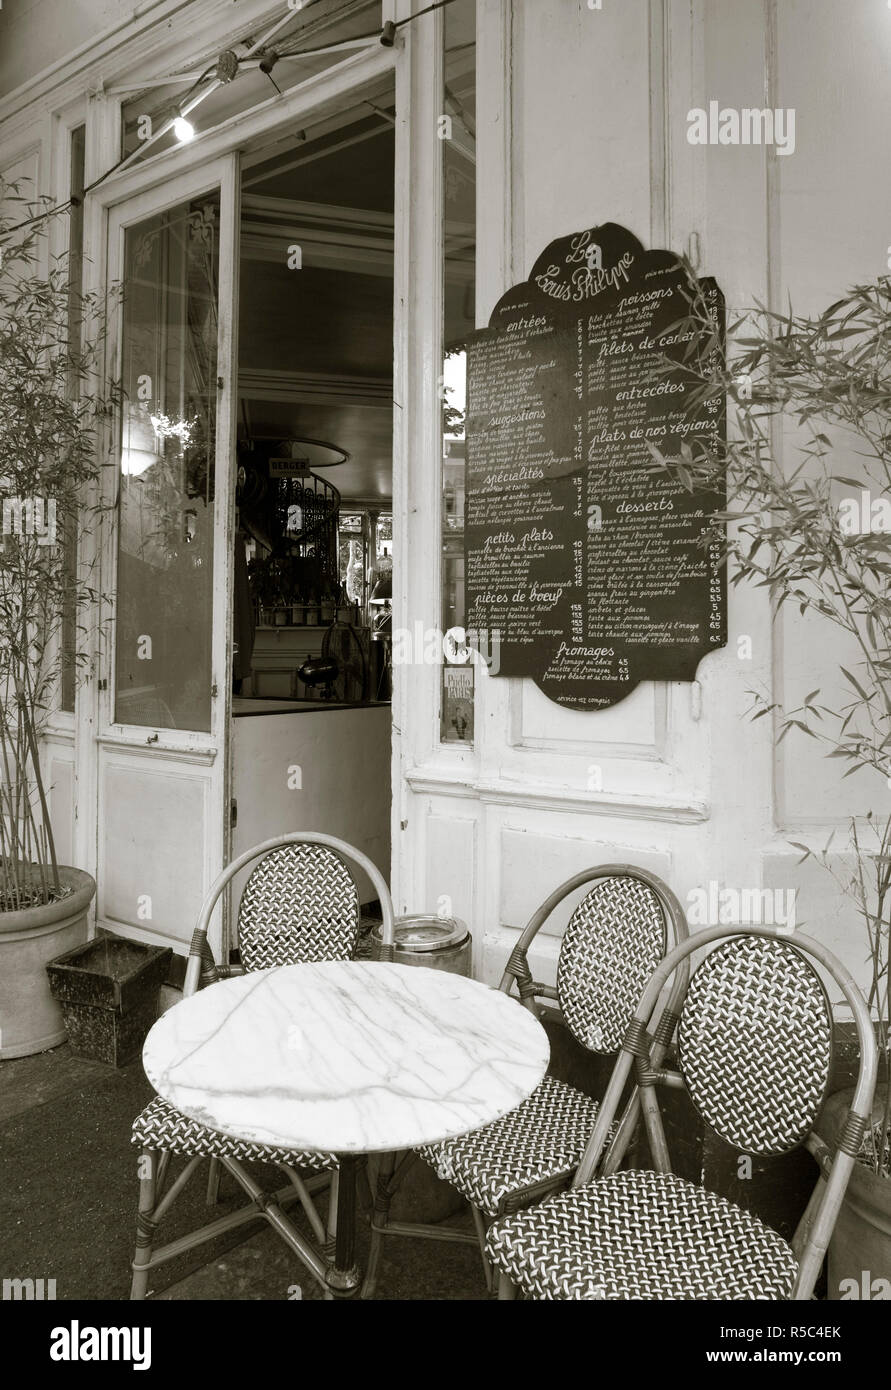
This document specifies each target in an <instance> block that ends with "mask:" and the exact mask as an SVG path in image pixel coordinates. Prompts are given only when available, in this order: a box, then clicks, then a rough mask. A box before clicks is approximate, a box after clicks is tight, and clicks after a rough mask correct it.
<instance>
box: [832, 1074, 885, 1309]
mask: <svg viewBox="0 0 891 1390" xmlns="http://www.w3.org/2000/svg"><path fill="white" fill-rule="evenodd" d="M882 1092H883V1088H882V1087H879V1088H878V1089H877V1091H876V1104H875V1106H874V1114H875V1115H876V1118H878V1106H879V1105H880V1104H881V1100H882ZM853 1094H854V1092H853V1089H852V1090H847V1091H839V1092H837V1093H836V1094H835V1095H834V1096H830V1097H829V1100H828V1101H827V1102H826V1105H825V1106H824V1108H823V1113H822V1114H821V1116H820V1119H819V1122H818V1124H817V1133H818V1134H819V1135H820V1137H821V1138H822V1139H825V1140H826V1142H827V1143H832V1142H833V1141H834V1138H835V1136H836V1134H837V1133H838V1131H839V1129H840V1127H841V1125H843V1124H844V1119H845V1115H846V1114H847V1111H848V1106H849V1105H850V1103H851V1097H852V1096H853ZM827 1276H828V1287H827V1293H826V1296H827V1298H829V1299H831V1300H834V1301H836V1302H838V1301H841V1300H849V1299H860V1300H868V1301H870V1302H872V1301H876V1300H879V1299H889V1298H891V1179H889V1178H885V1177H879V1176H878V1175H877V1174H876V1173H874V1172H873V1171H872V1170H871V1169H869V1168H865V1167H864V1166H863V1165H862V1164H860V1163H855V1165H854V1171H853V1173H852V1174H851V1181H850V1182H849V1183H848V1189H847V1192H846V1193H845V1197H844V1201H843V1202H842V1207H841V1211H840V1212H839V1215H838V1221H837V1222H836V1224H835V1230H834V1232H833V1235H832V1240H831V1241H830V1243H829V1258H828V1261H827Z"/></svg>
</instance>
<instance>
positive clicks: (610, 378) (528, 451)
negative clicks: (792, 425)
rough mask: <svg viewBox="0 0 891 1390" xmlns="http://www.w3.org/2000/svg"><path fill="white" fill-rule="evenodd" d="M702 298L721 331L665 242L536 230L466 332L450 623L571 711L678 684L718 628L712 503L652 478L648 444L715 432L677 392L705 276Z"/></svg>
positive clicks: (715, 499) (708, 299)
mask: <svg viewBox="0 0 891 1390" xmlns="http://www.w3.org/2000/svg"><path fill="white" fill-rule="evenodd" d="M698 297H699V302H700V310H701V311H702V312H704V313H706V314H707V315H708V316H709V317H710V318H711V319H712V322H713V323H714V324H716V325H717V326H718V328H719V336H718V337H717V338H715V337H714V336H712V335H711V334H706V333H704V332H702V331H701V329H699V328H695V329H694V328H693V327H692V326H691V324H690V318H691V282H690V279H689V274H688V272H687V271H686V270H685V268H684V266H683V265H682V263H681V262H680V260H679V259H678V257H677V256H675V255H673V254H672V253H671V252H668V251H645V250H644V248H643V246H642V245H641V244H640V242H639V241H638V240H637V239H636V238H635V237H634V236H632V234H631V233H630V232H629V231H627V230H626V229H625V228H624V227H620V226H617V225H616V224H615V223H606V224H604V225H603V226H600V227H595V228H593V229H591V230H589V231H583V232H580V233H579V234H578V235H576V236H572V237H565V238H562V239H561V240H559V241H553V242H551V244H550V245H549V246H548V247H547V249H546V250H545V251H544V252H543V253H542V255H541V256H539V258H538V260H537V261H536V263H535V265H534V266H533V269H532V274H531V275H530V277H529V279H528V280H527V281H526V282H525V283H523V284H521V285H517V286H515V287H514V288H513V289H511V290H509V291H508V293H507V294H505V295H504V296H503V297H502V299H501V300H500V301H499V302H498V304H497V305H496V307H495V310H494V312H493V314H492V317H491V319H490V321H489V327H488V328H487V329H484V330H483V331H482V332H479V333H476V334H474V335H473V338H472V339H471V341H470V342H469V343H468V346H467V419H466V437H467V471H466V507H465V519H464V521H465V526H464V529H465V549H466V556H465V558H466V584H467V608H466V613H467V616H466V625H467V627H468V629H472V630H474V631H477V632H484V633H486V634H487V636H488V641H489V643H490V644H491V645H492V647H493V649H494V651H496V652H497V654H498V660H497V661H494V662H493V663H492V668H491V669H492V674H493V675H495V674H498V675H501V676H529V677H531V678H532V679H533V680H535V682H536V684H537V685H538V686H539V687H540V688H541V689H542V690H543V691H544V692H545V694H546V695H547V696H548V697H549V698H550V699H552V700H554V701H556V702H557V703H558V704H561V705H566V706H568V707H569V708H571V709H580V710H592V709H602V708H605V707H606V706H608V705H613V704H615V703H616V702H617V701H619V700H621V699H624V697H625V696H626V695H628V694H630V692H631V691H632V690H633V689H634V687H635V686H636V685H637V684H638V683H639V682H640V681H642V680H661V681H677V680H688V681H691V680H693V679H694V678H695V675H696V668H697V665H698V664H699V661H700V660H701V658H702V657H703V656H704V655H705V653H706V652H709V651H712V650H714V648H715V647H719V646H723V644H724V643H725V642H726V640H727V598H726V584H725V574H724V568H723V565H722V562H721V557H720V547H718V546H716V545H711V546H707V545H705V544H704V543H703V537H704V535H705V533H706V531H708V529H709V518H710V516H711V515H712V514H713V513H714V512H715V511H716V510H718V509H721V508H722V507H723V505H724V498H723V497H722V496H720V495H719V494H717V493H713V492H710V493H704V492H702V491H699V492H696V493H693V494H691V493H690V492H688V491H687V490H686V489H685V488H684V486H683V485H682V483H681V482H680V481H678V480H677V479H676V478H674V476H673V475H671V476H669V475H668V474H654V473H653V472H652V471H650V470H651V466H652V462H653V460H652V455H651V453H650V450H649V448H648V444H649V443H652V444H654V445H656V446H658V447H659V448H660V449H661V450H662V451H663V452H664V453H665V454H666V455H672V456H673V455H676V454H679V453H680V452H681V448H682V445H684V444H686V445H689V446H690V447H691V448H693V449H694V450H695V445H696V442H697V440H699V441H702V442H708V443H709V444H711V445H716V444H717V443H718V442H719V440H720V439H722V438H723V435H724V431H725V428H726V422H725V411H724V406H723V403H722V402H720V401H717V402H716V401H714V400H710V401H709V402H708V403H707V404H702V403H700V405H699V407H698V408H694V406H693V403H692V397H693V394H694V391H695V389H696V387H697V385H698V379H697V372H702V371H704V370H705V368H706V367H707V366H708V365H709V364H708V363H707V361H706V345H707V344H710V345H711V350H712V351H714V344H715V342H716V341H717V342H720V341H722V335H723V308H724V306H723V298H722V295H721V292H720V290H719V289H718V287H717V285H716V284H715V283H714V281H712V280H709V279H703V280H700V281H699V284H698ZM684 319H686V320H687V324H686V325H684V326H682V327H678V323H679V321H680V320H684ZM691 339H692V341H691ZM700 346H701V351H700ZM691 364H692V369H691Z"/></svg>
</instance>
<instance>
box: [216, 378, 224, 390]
mask: <svg viewBox="0 0 891 1390" xmlns="http://www.w3.org/2000/svg"><path fill="white" fill-rule="evenodd" d="M224 385H225V382H224V381H223V378H222V377H221V376H218V377H217V390H218V391H222V389H223V387H224Z"/></svg>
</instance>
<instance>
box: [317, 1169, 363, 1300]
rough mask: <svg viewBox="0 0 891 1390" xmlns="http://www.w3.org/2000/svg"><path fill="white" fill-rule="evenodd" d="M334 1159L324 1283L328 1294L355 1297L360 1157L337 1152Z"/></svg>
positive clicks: (359, 1280)
mask: <svg viewBox="0 0 891 1390" xmlns="http://www.w3.org/2000/svg"><path fill="white" fill-rule="evenodd" d="M338 1162H339V1168H338V1173H337V1233H336V1236H335V1240H334V1264H333V1265H332V1266H331V1267H330V1268H329V1269H328V1270H327V1272H326V1274H325V1283H326V1285H327V1286H328V1290H329V1292H330V1294H331V1297H332V1298H341V1299H343V1298H356V1297H358V1294H359V1290H360V1288H361V1287H362V1276H361V1274H360V1273H359V1266H358V1265H357V1264H356V1174H357V1172H358V1169H359V1162H360V1160H359V1159H358V1158H357V1157H356V1155H355V1154H340V1155H339V1158H338Z"/></svg>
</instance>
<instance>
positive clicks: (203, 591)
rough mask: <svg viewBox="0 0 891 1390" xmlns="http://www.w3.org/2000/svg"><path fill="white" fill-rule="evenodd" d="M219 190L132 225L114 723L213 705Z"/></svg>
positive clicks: (175, 723) (160, 722) (143, 721)
mask: <svg viewBox="0 0 891 1390" xmlns="http://www.w3.org/2000/svg"><path fill="white" fill-rule="evenodd" d="M219 206H220V204H219V196H218V195H217V197H216V198H214V197H209V198H203V199H201V200H199V201H196V202H191V203H184V204H182V205H181V206H179V207H177V208H174V209H173V210H172V211H168V212H164V213H161V214H158V215H157V216H155V217H151V218H148V219H147V220H146V221H145V222H141V223H139V225H138V226H136V227H132V228H130V229H129V230H128V231H127V234H126V241H125V254H124V264H125V272H124V286H123V292H124V307H123V314H124V321H123V369H122V382H123V391H124V407H123V421H122V437H121V478H120V501H119V517H118V522H119V525H118V587H117V625H116V657H117V659H116V666H115V670H116V687H117V688H116V703H115V719H116V720H117V722H118V723H123V724H139V725H143V726H153V727H158V728H168V729H173V728H175V729H195V730H199V731H202V732H207V731H208V730H209V729H210V715H211V693H210V686H211V630H212V591H213V500H214V490H213V473H214V443H215V437H216V393H217V276H218V252H219V240H218V229H219Z"/></svg>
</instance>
